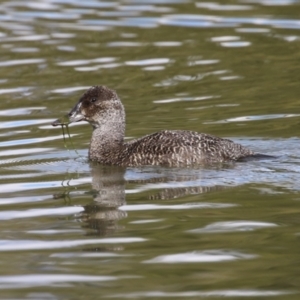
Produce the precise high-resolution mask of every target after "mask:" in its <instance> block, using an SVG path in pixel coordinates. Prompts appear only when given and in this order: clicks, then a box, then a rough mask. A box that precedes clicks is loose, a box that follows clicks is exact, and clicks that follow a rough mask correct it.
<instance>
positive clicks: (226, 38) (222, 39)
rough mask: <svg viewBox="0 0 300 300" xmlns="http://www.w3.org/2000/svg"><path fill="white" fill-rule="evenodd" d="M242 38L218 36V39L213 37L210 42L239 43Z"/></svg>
mask: <svg viewBox="0 0 300 300" xmlns="http://www.w3.org/2000/svg"><path fill="white" fill-rule="evenodd" d="M239 39H240V37H239V36H232V35H229V36H216V37H212V38H211V39H210V40H211V41H212V42H231V41H237V40H239Z"/></svg>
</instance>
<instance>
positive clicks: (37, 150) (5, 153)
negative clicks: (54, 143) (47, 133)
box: [0, 148, 54, 156]
mask: <svg viewBox="0 0 300 300" xmlns="http://www.w3.org/2000/svg"><path fill="white" fill-rule="evenodd" d="M53 149H54V148H24V149H9V150H4V151H0V156H14V155H25V154H33V153H41V152H49V151H51V150H53Z"/></svg>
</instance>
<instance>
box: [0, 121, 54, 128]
mask: <svg viewBox="0 0 300 300" xmlns="http://www.w3.org/2000/svg"><path fill="white" fill-rule="evenodd" d="M51 121H52V119H41V120H39V119H32V120H20V121H8V122H0V128H1V129H2V128H3V129H7V128H16V127H23V126H29V125H38V124H44V123H50V122H51Z"/></svg>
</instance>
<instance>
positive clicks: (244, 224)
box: [188, 221, 278, 233]
mask: <svg viewBox="0 0 300 300" xmlns="http://www.w3.org/2000/svg"><path fill="white" fill-rule="evenodd" d="M276 226H278V225H276V224H274V223H267V222H255V221H228V222H216V223H212V224H209V225H207V226H205V227H203V228H198V229H192V230H189V231H188V232H191V233H215V232H216V233H217V232H235V231H253V230H257V229H261V228H269V227H276Z"/></svg>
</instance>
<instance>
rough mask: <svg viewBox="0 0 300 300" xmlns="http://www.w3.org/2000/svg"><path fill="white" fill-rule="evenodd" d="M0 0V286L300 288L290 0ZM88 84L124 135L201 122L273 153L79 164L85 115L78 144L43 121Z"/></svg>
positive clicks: (53, 292)
mask: <svg viewBox="0 0 300 300" xmlns="http://www.w3.org/2000/svg"><path fill="white" fill-rule="evenodd" d="M0 10H1V14H0V28H1V29H0V48H1V54H2V55H1V58H0V97H1V101H0V118H1V120H0V125H1V126H0V156H1V160H0V164H1V165H0V168H1V171H0V205H1V210H0V222H1V228H2V230H1V238H0V264H1V268H0V298H1V299H10V300H12V299H51V300H52V299H106V298H114V299H123V298H126V299H165V298H167V299H202V298H213V299H223V298H224V297H225V298H229V299H244V298H246V299H249V298H250V299H254V298H256V299H298V298H299V291H300V285H299V278H300V274H299V270H298V269H299V267H298V261H299V233H300V227H299V217H298V215H299V212H298V211H299V209H298V206H299V205H298V204H299V189H300V184H299V182H300V167H299V166H300V157H299V138H298V132H299V124H298V123H299V114H300V110H299V107H298V106H299V105H298V102H299V94H300V87H299V80H300V72H299V70H298V69H299V67H298V64H299V59H300V57H299V56H300V54H299V53H300V51H299V48H300V43H299V41H300V35H299V29H300V25H299V24H300V20H299V13H298V12H299V2H298V1H281V2H279V1H275V0H274V1H268V2H264V1H240V2H239V1H220V3H219V4H218V3H216V2H201V1H198V2H197V1H180V0H179V1H175V0H174V1H154V0H152V1H151V0H149V1H141V0H136V1H134V0H129V1H121V0H120V1H109V2H102V1H96V0H93V1H88V2H84V1H63V0H57V1H54V0H49V1H34V2H30V1H26V2H25V1H24V3H23V2H15V1H0ZM97 84H101V85H107V86H109V87H111V88H113V89H115V90H116V91H117V93H118V95H119V96H120V98H121V99H122V101H123V103H124V106H125V108H126V113H127V129H126V137H127V138H135V137H140V136H143V135H146V134H149V133H151V132H154V131H157V130H161V129H186V130H196V131H202V132H206V133H210V134H214V135H218V136H222V137H226V138H231V139H233V140H235V141H237V142H239V143H241V144H243V145H245V146H248V147H250V148H252V149H253V150H255V151H258V152H261V153H267V154H272V155H277V156H278V158H276V159H274V160H269V161H252V162H247V163H238V164H236V165H232V166H227V167H224V168H211V169H201V170H199V169H198V170H192V169H189V170H180V169H162V168H128V169H119V168H114V167H103V166H99V165H95V164H90V163H89V162H88V160H87V149H88V144H89V139H90V135H91V128H90V126H89V125H88V124H84V123H82V124H81V123H79V124H75V125H71V126H70V134H71V139H72V143H73V144H74V147H73V146H72V144H71V142H70V140H69V139H68V137H67V138H66V145H64V140H63V135H62V131H61V128H60V127H59V126H58V127H55V128H54V127H52V126H51V122H53V121H54V120H55V119H57V118H59V117H61V116H63V115H64V114H66V113H67V112H68V111H70V109H71V108H72V107H73V106H74V105H75V103H76V102H77V101H78V99H79V97H80V96H81V94H82V93H83V92H84V91H85V90H86V89H87V88H88V87H90V86H92V85H97ZM65 146H66V147H65ZM75 150H76V151H77V152H76V151H75Z"/></svg>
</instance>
